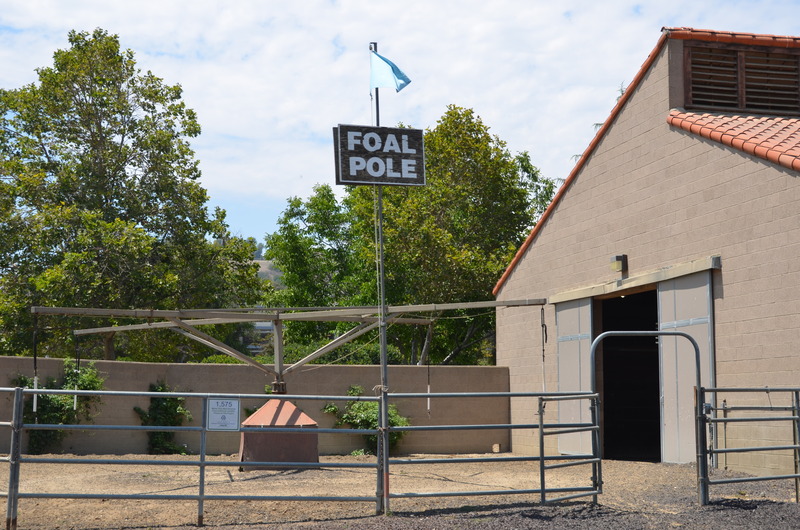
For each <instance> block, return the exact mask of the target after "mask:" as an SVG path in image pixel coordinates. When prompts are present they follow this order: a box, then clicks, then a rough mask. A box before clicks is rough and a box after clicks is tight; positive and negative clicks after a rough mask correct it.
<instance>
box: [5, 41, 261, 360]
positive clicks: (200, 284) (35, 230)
mask: <svg viewBox="0 0 800 530" xmlns="http://www.w3.org/2000/svg"><path fill="white" fill-rule="evenodd" d="M69 43H70V47H69V48H68V49H65V50H58V51H56V52H55V54H54V56H53V66H51V67H45V68H40V69H38V70H37V73H38V82H37V83H32V84H30V85H26V86H24V87H21V88H19V89H14V90H0V186H2V190H0V191H2V192H3V193H2V195H1V196H0V241H2V243H0V353H3V354H12V355H18V354H24V353H26V352H29V351H30V349H31V329H32V322H31V316H30V306H32V305H51V306H76V307H104V308H156V309H174V308H208V307H235V306H240V305H251V304H255V303H258V302H260V301H261V299H262V296H263V292H264V288H265V285H264V284H263V283H262V282H261V281H260V280H259V279H258V277H257V265H255V264H254V263H253V262H252V256H253V252H254V251H255V245H254V244H253V242H252V241H246V240H243V239H241V238H236V237H232V236H231V235H230V232H229V230H228V227H227V224H226V223H225V212H224V211H222V210H220V209H216V210H215V211H214V212H213V213H210V212H209V211H208V209H207V206H206V203H207V201H208V195H207V193H206V191H205V189H203V187H202V186H201V185H200V184H199V182H198V178H199V177H200V170H199V168H198V161H197V160H196V159H195V157H194V152H193V150H192V149H191V147H190V144H189V140H190V139H191V138H193V137H196V136H197V135H199V134H200V126H199V124H198V121H197V117H196V115H195V113H194V111H192V110H191V109H189V108H187V106H186V105H185V103H184V102H183V101H182V99H181V96H182V91H181V87H180V86H179V85H167V84H166V83H164V81H163V80H162V79H160V78H158V77H156V76H155V75H153V74H152V73H150V72H147V73H142V72H141V71H140V70H138V69H137V67H136V63H135V60H134V54H133V52H132V51H130V50H122V49H120V45H119V39H118V38H117V36H115V35H109V34H108V33H107V32H106V31H104V30H101V29H97V30H95V31H94V32H93V33H91V34H89V33H85V32H82V33H78V32H75V31H73V32H70V34H69ZM81 323H82V324H83V325H87V324H89V323H90V322H88V321H82V322H81ZM64 335H65V331H64V330H60V331H59V330H50V331H49V332H48V333H43V334H42V335H41V337H40V338H41V344H42V347H43V348H44V349H46V350H47V351H48V353H49V354H52V355H63V354H64V353H65V352H63V351H61V350H62V347H61V346H59V344H60V343H61V341H62V340H63V338H64ZM137 340H142V341H144V342H147V341H149V340H150V339H143V338H137V337H133V336H131V337H129V338H127V339H126V341H125V343H124V346H125V347H126V348H129V349H130V352H136V351H137V350H138V349H140V348H137V347H136V346H135V343H136V341H137ZM102 342H103V344H104V345H105V352H104V355H105V356H106V357H107V358H111V357H113V356H114V351H115V350H114V348H113V342H112V341H111V340H108V337H106V340H104V341H102ZM162 345H163V346H164V348H162V352H163V354H162V357H163V358H164V360H183V359H186V358H191V357H193V356H197V355H202V353H201V350H200V349H199V348H198V347H197V346H194V345H191V346H184V347H182V348H180V349H176V348H175V347H174V346H175V341H174V340H167V341H165V342H164V343H163V344H162ZM130 352H122V353H123V354H129V353H130Z"/></svg>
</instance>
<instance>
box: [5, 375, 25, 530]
mask: <svg viewBox="0 0 800 530" xmlns="http://www.w3.org/2000/svg"><path fill="white" fill-rule="evenodd" d="M23 398H24V396H23V393H22V389H21V388H19V387H17V388H15V389H14V412H13V415H12V420H11V447H10V450H9V454H8V457H9V469H8V499H6V530H16V528H17V507H18V506H19V466H20V454H21V453H22V425H23V421H22V414H23V411H24V405H23V403H24V401H23Z"/></svg>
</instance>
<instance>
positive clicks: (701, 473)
mask: <svg viewBox="0 0 800 530" xmlns="http://www.w3.org/2000/svg"><path fill="white" fill-rule="evenodd" d="M705 396H706V393H705V389H704V388H703V387H702V386H696V387H695V390H694V399H695V431H696V432H695V435H696V437H697V440H696V443H697V496H698V500H699V501H700V504H701V505H702V506H705V505H707V504H708V458H707V455H708V447H706V440H707V438H706V416H705V410H704V409H705Z"/></svg>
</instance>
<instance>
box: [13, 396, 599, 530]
mask: <svg viewBox="0 0 800 530" xmlns="http://www.w3.org/2000/svg"><path fill="white" fill-rule="evenodd" d="M43 394H64V395H71V396H75V397H80V396H86V397H104V396H109V397H110V396H114V397H149V398H151V399H163V398H193V399H195V400H196V399H200V400H201V407H202V415H201V418H202V420H201V424H200V425H199V426H169V425H163V426H159V425H146V426H144V425H95V424H90V423H89V424H71V425H62V424H41V423H26V422H25V421H24V408H25V401H26V397H30V398H32V397H34V396H37V395H43ZM2 395H12V396H13V409H12V418H11V421H0V432H2V431H3V430H5V429H9V430H10V431H11V444H10V452H9V455H8V456H7V457H4V458H0V462H7V463H8V466H9V481H8V490H7V491H5V492H0V497H5V498H6V529H7V530H15V529H16V528H17V521H18V515H19V514H18V505H19V500H20V499H52V498H61V499H76V500H80V499H133V500H137V499H138V500H165V501H168V500H184V501H187V500H188V501H196V502H197V525H198V526H202V525H203V513H204V503H205V501H207V500H215V501H216V500H247V501H278V502H282V501H340V502H374V503H375V505H376V513H378V514H385V513H388V512H389V511H390V510H389V503H388V500H389V499H390V498H404V497H406V498H410V497H435V496H440V497H441V496H472V495H475V496H477V495H499V494H502V495H513V494H536V495H539V496H540V500H541V502H542V503H550V502H557V501H562V500H568V499H574V498H578V497H586V496H591V497H592V500H593V501H594V502H597V495H598V494H599V493H601V492H602V476H601V466H600V456H599V424H598V415H597V394H593V393H589V392H582V393H574V394H573V393H511V392H498V393H439V394H433V393H432V394H428V393H424V394H400V393H398V394H388V397H389V399H387V400H385V401H386V403H388V402H390V400H396V399H423V398H424V399H440V398H441V399H459V398H470V397H473V398H496V397H507V398H517V397H526V398H535V399H537V400H538V409H537V410H536V413H537V414H538V417H539V419H538V422H536V423H530V424H512V423H508V424H489V425H435V426H407V427H391V426H390V427H388V428H385V429H382V428H380V427H379V428H377V429H345V428H315V429H313V432H314V433H316V434H336V435H353V434H357V435H376V436H378V439H379V441H380V443H379V444H378V455H376V458H375V460H374V461H370V462H286V461H247V462H242V461H238V460H237V461H209V460H207V458H206V457H207V454H206V453H207V446H206V440H207V437H208V435H209V433H212V432H214V431H215V430H220V429H219V425H218V424H217V421H218V419H219V418H217V417H215V416H214V414H213V407H210V402H211V401H212V400H213V401H218V400H225V401H231V400H236V401H237V402H238V401H239V400H259V401H262V402H263V401H264V399H280V400H302V401H308V400H314V401H328V402H331V401H334V402H335V401H370V402H375V403H377V406H378V407H382V406H384V405H383V403H384V400H383V398H382V397H380V396H376V397H370V396H311V395H286V394H282V395H276V394H270V395H268V396H265V395H264V394H252V395H251V394H198V393H185V392H122V391H81V390H51V389H35V390H34V389H23V388H0V396H2ZM576 399H577V400H586V401H588V402H589V406H590V407H591V410H592V421H591V422H588V423H570V424H559V423H557V422H556V423H550V422H545V421H544V416H545V414H544V410H545V404H546V403H547V402H550V401H561V400H576ZM236 408H237V410H238V403H237V406H236ZM479 429H501V430H507V429H533V430H538V431H539V435H540V438H539V440H540V452H539V455H538V456H533V457H519V456H507V457H493V458H452V459H447V460H446V463H448V464H459V463H465V462H508V461H520V462H524V461H532V462H538V463H539V477H538V478H539V487H531V488H525V489H518V490H469V491H439V492H414V491H406V492H391V491H390V490H389V480H388V477H389V466H390V465H391V466H393V465H406V464H433V463H445V460H443V459H437V458H430V459H425V458H423V459H412V458H396V459H389V458H388V457H387V455H388V451H387V449H388V443H387V441H388V434H389V432H390V431H405V432H415V431H424V430H430V431H435V430H448V431H469V430H479ZM36 430H57V431H119V432H126V431H127V432H131V431H133V432H136V431H145V432H187V433H194V434H196V435H198V436H199V437H200V450H199V453H198V454H197V455H195V456H196V458H193V459H191V460H161V459H155V458H147V459H110V458H103V457H102V456H100V457H96V458H95V457H91V458H89V457H76V456H65V457H63V458H52V457H38V456H34V455H28V454H23V451H22V445H23V434H24V433H25V432H32V431H36ZM223 430H231V429H223ZM235 430H236V431H237V432H240V433H242V434H245V433H262V432H268V433H290V434H291V433H295V434H300V433H301V434H309V432H310V430H309V429H308V428H296V427H266V428H258V427H243V426H241V424H240V423H239V417H238V414H237V417H236V428H235ZM574 432H588V433H590V434H591V436H592V448H593V449H592V454H586V455H571V456H546V455H545V451H544V447H545V444H544V439H545V437H547V436H554V435H558V434H567V433H574ZM32 464H44V465H48V464H73V465H82V464H91V465H108V466H130V465H136V466H142V465H152V466H193V467H196V468H197V470H198V474H197V483H196V485H195V486H194V487H195V488H196V493H191V494H182V495H179V494H174V493H158V494H154V493H79V492H70V491H66V492H56V493H53V492H42V491H24V490H23V489H22V488H21V487H20V484H21V479H20V476H21V474H20V470H21V468H22V466H23V465H32ZM573 465H590V466H591V467H592V478H591V484H589V485H586V486H576V487H555V488H548V487H546V472H547V471H548V470H553V469H559V468H562V467H568V466H573ZM220 466H223V467H234V468H246V467H259V468H284V469H285V468H293V469H313V468H362V469H363V468H366V469H371V470H374V471H375V479H374V481H375V482H374V483H375V495H324V496H308V495H239V494H231V495H221V494H209V493H207V492H206V488H205V485H206V470H207V469H208V468H211V467H220ZM534 482H535V477H533V476H532V477H531V483H532V484H533V483H534ZM548 495H554V496H551V497H548Z"/></svg>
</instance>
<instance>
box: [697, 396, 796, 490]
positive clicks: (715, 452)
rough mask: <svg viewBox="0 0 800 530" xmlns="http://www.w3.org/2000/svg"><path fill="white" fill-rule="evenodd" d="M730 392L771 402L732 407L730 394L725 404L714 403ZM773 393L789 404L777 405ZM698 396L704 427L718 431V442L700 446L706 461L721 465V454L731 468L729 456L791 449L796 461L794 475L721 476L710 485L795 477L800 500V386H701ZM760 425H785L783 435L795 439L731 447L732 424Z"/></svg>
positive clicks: (715, 437) (699, 448) (716, 436)
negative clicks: (787, 441)
mask: <svg viewBox="0 0 800 530" xmlns="http://www.w3.org/2000/svg"><path fill="white" fill-rule="evenodd" d="M726 394H733V395H737V396H741V395H742V394H750V395H751V397H750V401H753V399H754V398H755V396H757V395H762V396H763V397H765V398H766V399H765V400H763V401H766V402H767V404H766V405H758V404H743V405H733V406H731V405H729V404H728V400H727V397H726V398H725V399H724V400H723V403H722V405H721V406H714V405H712V403H714V402H715V401H717V400H718V399H719V397H720V396H722V395H726ZM709 395H710V396H711V397H715V398H716V399H711V400H708V398H709V397H710V396H709ZM772 396H776V400H777V401H779V403H780V402H785V403H786V404H773V403H772ZM698 398H699V403H702V404H705V405H704V407H705V411H704V412H705V413H704V414H703V417H702V419H703V426H702V428H703V429H707V428H708V427H710V428H711V429H712V432H714V433H715V436H713V437H712V438H713V439H714V440H715V442H714V443H712V444H711V445H709V446H707V447H706V446H702V447H698V451H699V452H700V454H701V455H702V458H703V459H704V460H705V461H706V462H708V461H709V460H712V461H716V462H717V465H719V457H720V455H721V456H722V458H723V465H724V466H725V467H726V468H727V458H728V455H732V454H746V453H763V452H789V454H790V455H791V457H792V460H793V463H794V473H792V474H782V475H762V476H754V477H736V478H720V479H711V478H708V479H707V484H708V485H709V486H713V485H716V484H734V483H739V482H756V481H767V480H794V485H795V502H800V388H768V387H767V388H722V387H720V388H701V389H700V392H699V396H698ZM707 400H708V401H707ZM745 400H746V398H745ZM757 424H760V425H761V426H764V425H765V424H767V425H769V424H774V425H776V426H777V425H783V426H785V428H784V431H783V435H782V437H783V438H784V439H786V440H789V439H791V440H792V443H781V444H775V445H759V446H740V447H731V446H729V445H728V427H729V426H738V425H757ZM785 429H789V432H788V433H787V432H786V431H785ZM720 440H721V441H722V444H723V447H719V445H720Z"/></svg>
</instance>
